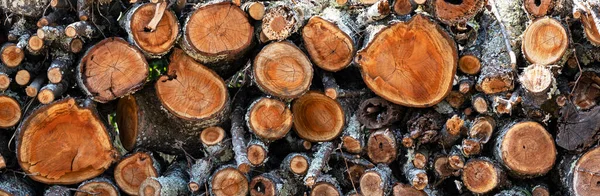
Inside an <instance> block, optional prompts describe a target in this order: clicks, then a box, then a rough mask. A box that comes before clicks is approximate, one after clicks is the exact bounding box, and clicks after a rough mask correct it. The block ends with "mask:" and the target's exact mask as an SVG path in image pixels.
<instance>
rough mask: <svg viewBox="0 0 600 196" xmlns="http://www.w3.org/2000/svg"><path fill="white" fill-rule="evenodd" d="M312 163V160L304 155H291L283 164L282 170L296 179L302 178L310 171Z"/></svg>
mask: <svg viewBox="0 0 600 196" xmlns="http://www.w3.org/2000/svg"><path fill="white" fill-rule="evenodd" d="M310 162H311V161H310V158H309V157H308V156H306V154H304V153H290V154H288V155H287V156H286V157H285V159H283V162H281V168H282V169H283V170H284V171H286V172H289V173H292V174H293V175H294V176H295V177H301V176H303V175H304V174H306V172H307V171H308V168H309V163H310Z"/></svg>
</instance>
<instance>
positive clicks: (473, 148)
mask: <svg viewBox="0 0 600 196" xmlns="http://www.w3.org/2000/svg"><path fill="white" fill-rule="evenodd" d="M461 147H462V154H463V155H465V157H474V156H476V155H479V154H481V151H483V145H482V144H481V142H479V141H478V140H474V139H471V138H469V139H463V140H462V146H461Z"/></svg>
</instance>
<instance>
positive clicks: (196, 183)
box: [188, 158, 215, 193]
mask: <svg viewBox="0 0 600 196" xmlns="http://www.w3.org/2000/svg"><path fill="white" fill-rule="evenodd" d="M214 165H215V164H213V163H212V162H211V160H210V159H209V158H203V159H198V160H196V161H195V162H194V164H192V165H191V166H190V167H189V170H188V175H189V176H190V180H189V182H188V188H189V189H190V191H191V192H192V193H196V192H198V191H199V190H200V189H201V188H202V187H203V186H204V185H205V184H206V182H207V181H208V178H209V177H210V174H211V171H212V169H213V167H214Z"/></svg>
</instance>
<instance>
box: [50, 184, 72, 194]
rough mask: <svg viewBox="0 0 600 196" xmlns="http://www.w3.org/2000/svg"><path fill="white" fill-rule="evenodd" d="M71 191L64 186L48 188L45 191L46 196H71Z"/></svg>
mask: <svg viewBox="0 0 600 196" xmlns="http://www.w3.org/2000/svg"><path fill="white" fill-rule="evenodd" d="M71 195H72V194H71V189H70V188H67V187H64V186H60V185H53V186H51V187H48V188H47V189H46V191H44V196H71Z"/></svg>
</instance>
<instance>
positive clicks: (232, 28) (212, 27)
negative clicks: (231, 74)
mask: <svg viewBox="0 0 600 196" xmlns="http://www.w3.org/2000/svg"><path fill="white" fill-rule="evenodd" d="M208 21H211V22H208ZM184 24H185V25H184V27H183V37H182V39H181V42H180V44H179V45H180V46H181V48H182V49H183V50H184V51H185V52H186V53H187V54H188V55H190V56H191V57H192V58H194V59H196V60H197V61H200V62H201V63H207V64H214V63H218V62H230V61H233V60H235V59H236V58H239V57H241V56H242V55H243V54H244V53H245V52H246V51H247V50H248V49H249V48H250V46H251V45H252V39H253V36H252V35H253V32H254V27H253V26H252V25H251V24H250V21H249V19H248V15H247V14H246V13H245V12H244V11H243V10H242V9H240V7H238V6H236V5H234V4H232V3H230V2H226V1H225V2H219V3H207V4H197V5H196V6H195V7H194V10H193V11H191V12H190V13H189V15H187V17H186V19H185V22H184ZM222 24H226V25H222ZM214 32H217V33H214ZM228 66H229V65H227V63H226V64H220V65H218V66H217V65H215V66H213V67H212V68H213V69H215V70H216V71H217V72H221V71H225V70H227V69H229V67H228Z"/></svg>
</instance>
